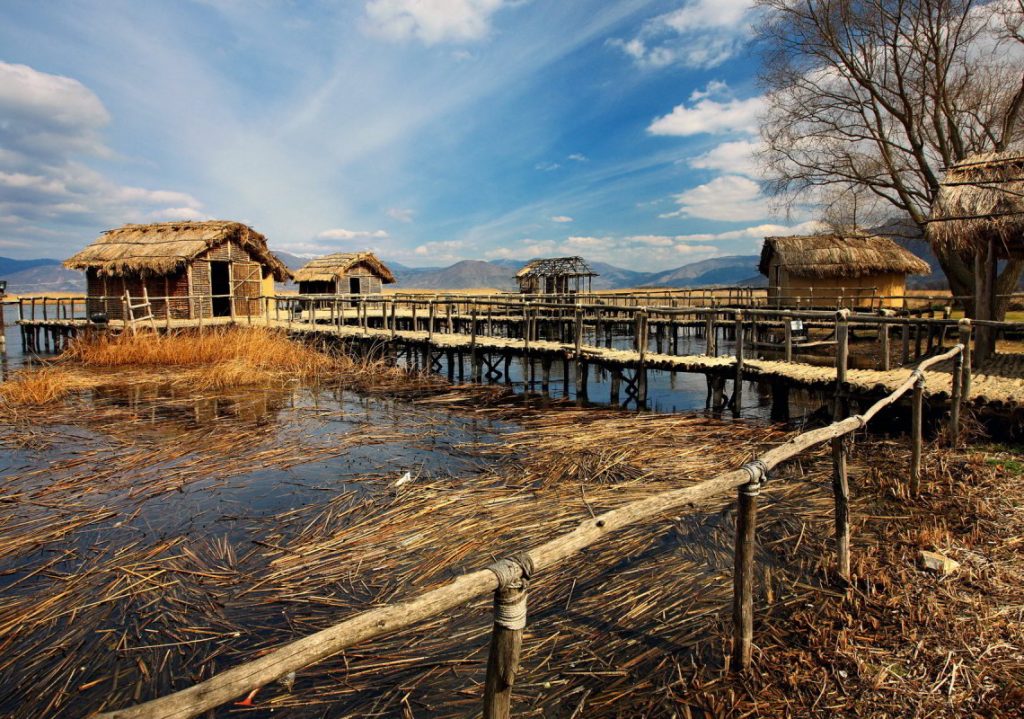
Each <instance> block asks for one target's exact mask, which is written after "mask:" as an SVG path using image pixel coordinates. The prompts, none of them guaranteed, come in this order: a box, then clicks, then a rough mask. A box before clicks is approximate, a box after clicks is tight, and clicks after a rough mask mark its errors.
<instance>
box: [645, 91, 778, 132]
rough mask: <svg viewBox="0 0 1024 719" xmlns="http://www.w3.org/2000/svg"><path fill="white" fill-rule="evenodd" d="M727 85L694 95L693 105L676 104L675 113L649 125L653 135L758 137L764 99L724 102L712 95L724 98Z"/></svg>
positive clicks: (751, 98)
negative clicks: (733, 135) (732, 134)
mask: <svg viewBox="0 0 1024 719" xmlns="http://www.w3.org/2000/svg"><path fill="white" fill-rule="evenodd" d="M724 91H725V86H724V83H719V86H718V87H716V88H714V89H712V88H711V85H710V84H709V86H708V88H707V89H705V90H703V91H698V92H697V93H695V94H693V95H691V104H690V105H689V106H687V105H686V104H682V105H676V106H675V108H673V110H672V112H670V113H669V114H667V115H663V116H662V117H659V118H655V120H654V121H653V122H651V124H650V125H649V126H648V128H647V132H649V133H651V134H652V135H674V136H680V137H686V136H689V135H700V134H705V133H707V134H714V135H717V134H721V133H727V132H735V133H744V134H756V133H757V131H758V123H759V118H760V115H761V113H762V112H763V111H764V108H765V101H764V98H763V97H750V98H747V99H745V100H739V99H736V98H732V99H728V100H724V101H720V100H713V99H711V97H709V95H710V94H711V93H714V94H715V95H721V94H723V93H724Z"/></svg>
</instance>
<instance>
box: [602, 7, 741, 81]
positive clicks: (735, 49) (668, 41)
mask: <svg viewBox="0 0 1024 719" xmlns="http://www.w3.org/2000/svg"><path fill="white" fill-rule="evenodd" d="M754 15H755V11H754V9H753V3H752V2H750V0H688V1H687V2H684V3H683V4H682V6H681V7H679V8H677V9H676V10H672V11H670V12H667V13H664V14H661V15H658V16H656V17H654V18H651V19H650V20H648V21H647V22H646V23H644V25H643V26H642V28H641V29H640V31H639V32H638V33H637V34H636V35H635V36H633V37H631V38H628V39H623V38H613V39H612V40H610V41H609V44H610V45H612V46H613V47H617V48H619V49H620V50H621V51H622V52H624V53H625V54H626V55H628V56H629V57H630V58H632V60H633V62H635V63H636V64H637V66H639V67H642V68H648V69H651V68H653V69H658V68H663V67H668V66H670V65H682V66H685V67H693V68H712V67H716V66H718V65H721V64H722V63H724V62H726V61H727V60H729V59H730V58H732V57H734V56H735V55H737V54H738V53H739V52H740V51H741V50H742V49H743V47H744V45H746V43H747V42H748V41H749V39H750V36H751V26H752V22H753V18H754Z"/></svg>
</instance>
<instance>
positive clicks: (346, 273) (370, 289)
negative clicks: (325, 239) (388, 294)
mask: <svg viewBox="0 0 1024 719" xmlns="http://www.w3.org/2000/svg"><path fill="white" fill-rule="evenodd" d="M295 281H296V282H298V283H299V294H303V295H376V294H380V293H381V291H382V290H383V288H384V285H390V284H392V283H394V282H395V276H394V275H393V274H392V273H391V270H389V269H388V268H387V266H386V265H385V264H384V263H383V262H381V261H380V260H379V259H377V256H376V255H374V254H373V253H372V252H340V253H336V254H333V255H325V256H324V257H317V258H316V259H315V260H310V261H309V262H308V263H307V264H306V265H305V266H304V267H303V268H302V269H300V270H299V271H298V272H296V273H295Z"/></svg>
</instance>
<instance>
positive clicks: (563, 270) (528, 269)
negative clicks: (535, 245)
mask: <svg viewBox="0 0 1024 719" xmlns="http://www.w3.org/2000/svg"><path fill="white" fill-rule="evenodd" d="M593 277H597V273H596V272H594V271H593V270H592V269H590V265H588V264H587V263H586V262H584V260H583V258H582V257H548V258H546V259H538V260H532V261H530V262H528V263H527V264H526V265H525V266H524V267H523V268H522V269H521V270H519V272H517V273H516V280H517V281H518V282H519V291H520V292H524V293H529V294H542V293H543V294H571V293H573V292H580V291H582V290H583V289H584V287H583V283H584V281H585V282H586V283H587V287H586V289H587V290H588V291H589V289H590V282H591V278H593Z"/></svg>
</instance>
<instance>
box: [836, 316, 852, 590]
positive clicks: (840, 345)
mask: <svg viewBox="0 0 1024 719" xmlns="http://www.w3.org/2000/svg"><path fill="white" fill-rule="evenodd" d="M849 319H850V311H849V310H848V309H841V310H839V311H838V312H836V386H835V397H834V402H833V405H832V418H833V420H835V421H839V420H841V419H843V418H845V417H846V413H847V407H846V369H847V366H848V364H849V336H850V321H849ZM846 445H847V442H846V438H845V437H834V438H833V439H832V494H833V497H834V499H835V531H836V571H837V573H838V574H839V577H840V578H841V579H842V580H843V581H844V582H849V581H850V482H849V477H848V475H847V469H846V456H847V453H846Z"/></svg>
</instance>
